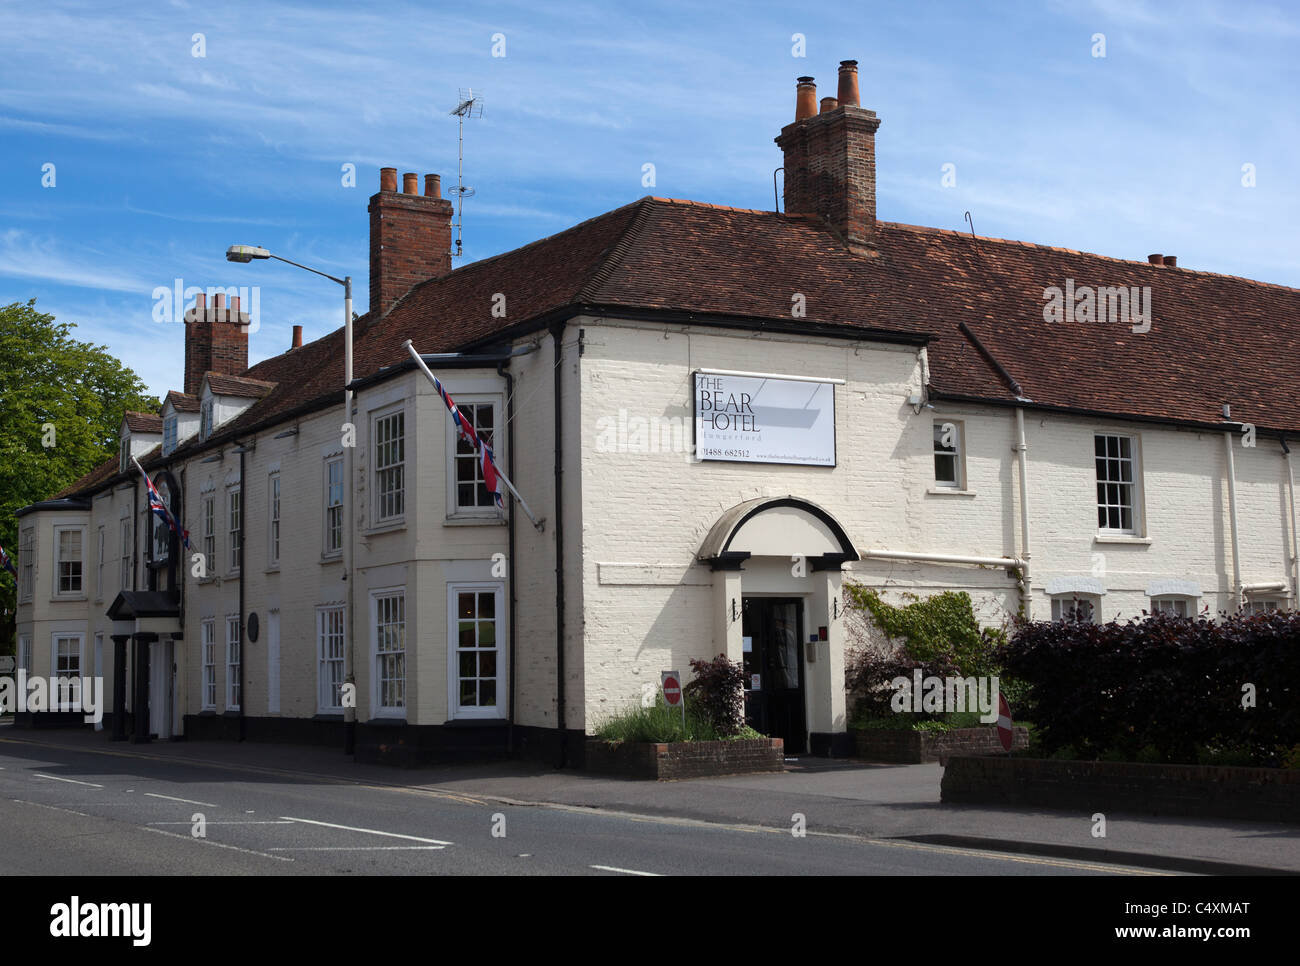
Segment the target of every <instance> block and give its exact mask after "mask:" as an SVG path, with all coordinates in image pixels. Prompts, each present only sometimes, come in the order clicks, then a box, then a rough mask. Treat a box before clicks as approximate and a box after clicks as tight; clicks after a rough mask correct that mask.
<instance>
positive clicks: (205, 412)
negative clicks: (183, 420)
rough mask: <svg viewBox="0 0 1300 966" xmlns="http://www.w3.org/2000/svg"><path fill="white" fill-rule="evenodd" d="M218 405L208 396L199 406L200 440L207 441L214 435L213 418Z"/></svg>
mask: <svg viewBox="0 0 1300 966" xmlns="http://www.w3.org/2000/svg"><path fill="white" fill-rule="evenodd" d="M215 408H216V404H215V402H214V400H213V398H212V397H211V396H208V397H207V398H206V399H204V400H203V402H201V403H200V404H199V438H200V439H207V438H208V437H209V436H211V435H212V430H213V426H214V424H213V416H214V414H215V412H214V411H215Z"/></svg>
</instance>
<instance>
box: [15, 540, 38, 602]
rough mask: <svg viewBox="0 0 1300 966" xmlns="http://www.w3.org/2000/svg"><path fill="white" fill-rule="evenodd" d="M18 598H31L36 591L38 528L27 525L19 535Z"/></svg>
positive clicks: (22, 599) (21, 599) (23, 599)
mask: <svg viewBox="0 0 1300 966" xmlns="http://www.w3.org/2000/svg"><path fill="white" fill-rule="evenodd" d="M18 574H19V579H18V599H19V600H20V601H27V600H31V599H32V596H33V595H34V594H35V592H36V528H35V527H26V528H25V529H24V530H23V531H22V532H21V533H20V534H19V535H18Z"/></svg>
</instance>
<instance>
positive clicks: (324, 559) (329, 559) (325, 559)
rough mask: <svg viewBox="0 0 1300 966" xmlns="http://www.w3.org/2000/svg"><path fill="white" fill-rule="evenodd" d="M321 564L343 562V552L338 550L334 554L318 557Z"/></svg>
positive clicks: (324, 554)
mask: <svg viewBox="0 0 1300 966" xmlns="http://www.w3.org/2000/svg"><path fill="white" fill-rule="evenodd" d="M320 562H321V564H332V563H342V562H343V551H342V550H338V551H335V552H334V553H323V554H321V555H320Z"/></svg>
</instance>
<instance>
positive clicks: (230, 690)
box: [226, 614, 244, 711]
mask: <svg viewBox="0 0 1300 966" xmlns="http://www.w3.org/2000/svg"><path fill="white" fill-rule="evenodd" d="M243 637H244V635H243V629H242V628H241V627H240V624H239V615H238V614H227V615H226V710H227V711H238V710H239V704H240V702H241V701H242V700H243V699H244V696H243V695H242V694H240V693H239V685H240V682H239V665H240V662H241V661H243Z"/></svg>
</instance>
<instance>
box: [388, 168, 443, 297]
mask: <svg viewBox="0 0 1300 966" xmlns="http://www.w3.org/2000/svg"><path fill="white" fill-rule="evenodd" d="M402 182H403V183H402V190H401V191H400V192H399V191H398V190H397V169H396V168H381V169H380V172H379V192H378V193H377V194H374V195H371V197H370V314H371V317H372V319H374V318H378V317H379V316H380V315H381V314H382V313H383V312H385V311H386V310H388V309H389V308H390V307H391V306H392V304H393V303H394V302H395V301H397V300H398V299H399V298H401V297H402V296H403V295H405V294H406V293H407V292H408V291H409V290H410V288H411V286H413V285H417V284H419V283H420V282H423V281H425V280H426V279H430V278H435V277H437V276H439V275H446V274H447V273H448V272H450V271H451V215H452V206H451V202H450V201H447V200H446V199H445V198H443V197H442V189H441V182H440V179H439V177H438V176H437V175H436V174H431V175H425V178H424V194H423V195H421V194H420V193H419V191H420V185H419V182H420V177H419V175H418V174H415V173H408V174H405V175H403V177H402Z"/></svg>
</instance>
